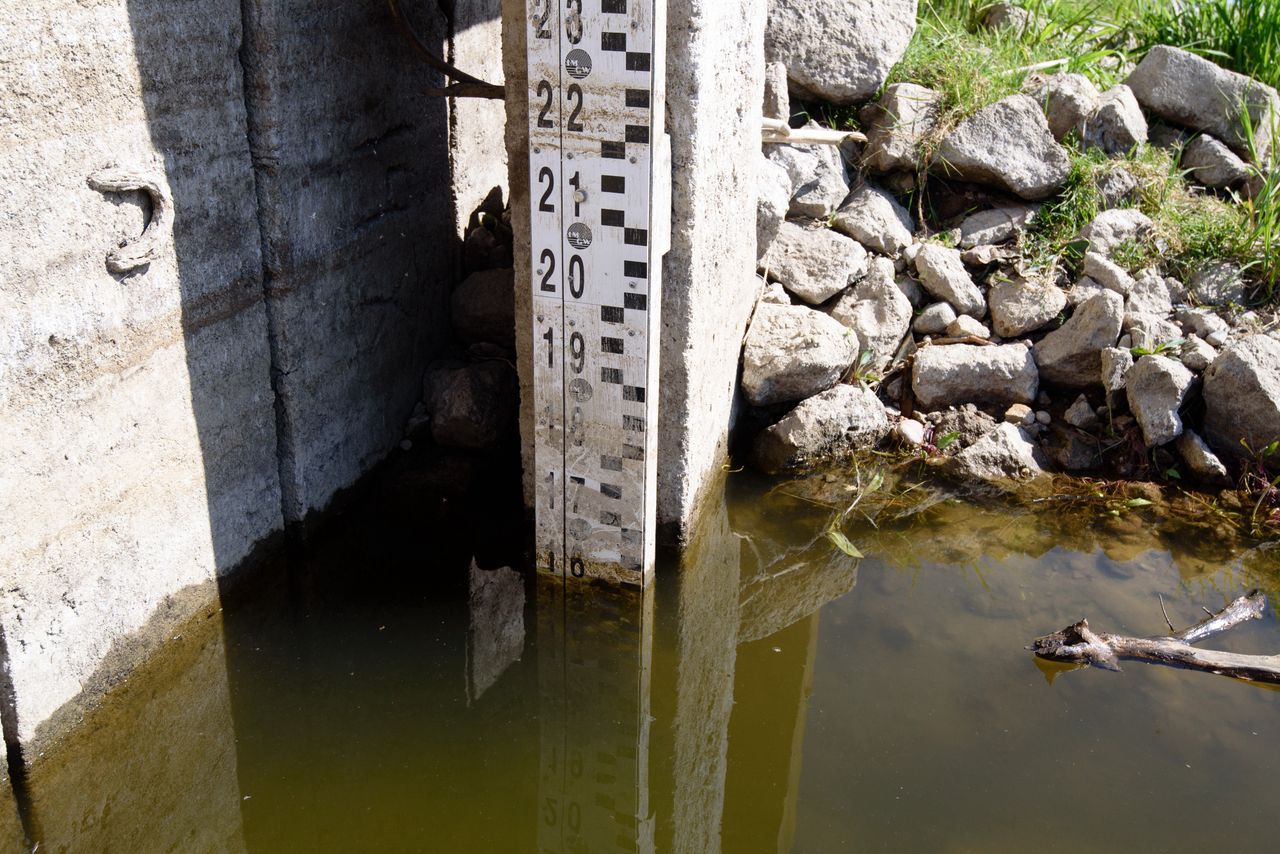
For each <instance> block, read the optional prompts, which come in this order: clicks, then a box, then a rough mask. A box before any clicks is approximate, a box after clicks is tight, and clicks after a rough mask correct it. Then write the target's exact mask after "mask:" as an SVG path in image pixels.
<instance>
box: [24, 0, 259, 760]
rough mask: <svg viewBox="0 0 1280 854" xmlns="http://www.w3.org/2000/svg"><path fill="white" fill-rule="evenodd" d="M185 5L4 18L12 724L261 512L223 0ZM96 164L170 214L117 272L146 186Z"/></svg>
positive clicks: (241, 123)
mask: <svg viewBox="0 0 1280 854" xmlns="http://www.w3.org/2000/svg"><path fill="white" fill-rule="evenodd" d="M186 6H188V7H189V8H188V9H184V10H175V9H174V8H173V4H165V3H158V2H143V0H134V2H125V0H106V2H100V3H96V4H92V5H86V4H82V3H77V2H70V0H55V2H51V3H44V4H39V5H38V6H31V7H24V8H21V9H18V8H16V7H15V8H14V9H12V10H9V11H10V14H9V15H8V16H6V17H7V23H6V26H7V32H6V33H5V36H4V50H5V60H4V61H0V89H3V90H4V91H5V92H6V93H8V94H7V95H6V97H5V98H4V100H3V105H2V106H0V172H2V173H3V174H4V175H5V176H6V180H5V182H4V183H3V185H0V271H3V272H2V273H0V276H3V286H0V313H2V314H3V316H4V318H5V324H4V329H5V332H4V335H3V337H2V338H0V341H2V344H0V347H2V349H0V472H3V474H2V475H0V588H2V589H3V591H4V592H3V593H2V594H0V625H3V628H4V631H5V633H6V635H7V639H8V644H7V647H8V653H9V657H8V658H9V660H8V661H7V662H5V663H6V664H7V666H8V671H9V674H10V677H11V680H12V687H13V689H14V692H15V694H16V698H17V700H16V706H17V708H16V713H17V730H18V731H17V733H16V735H17V737H18V738H20V739H22V740H23V741H30V740H31V739H32V738H33V737H34V736H35V735H36V733H37V728H38V725H39V724H40V723H41V722H42V721H44V720H45V719H46V718H48V717H49V716H50V715H51V714H52V713H53V712H54V711H55V710H56V709H58V708H59V707H60V706H62V705H63V704H64V703H67V702H68V701H70V700H71V699H72V698H74V697H76V696H77V695H78V694H79V693H80V692H81V689H82V687H83V686H84V684H85V681H86V680H88V679H89V678H90V675H91V674H92V673H94V672H95V671H96V670H97V669H98V667H99V664H100V662H101V661H102V660H103V659H104V658H105V657H106V656H107V654H108V652H109V650H110V649H111V648H112V646H113V644H114V643H115V642H116V641H117V640H119V639H121V638H123V637H125V636H128V635H130V634H131V633H134V632H136V631H138V630H139V629H140V628H141V627H142V626H143V625H144V624H146V623H147V622H148V618H149V617H150V616H151V614H152V612H153V611H155V609H156V608H158V607H159V606H160V605H161V604H162V603H164V602H165V600H166V597H167V596H168V594H170V593H173V592H176V591H178V590H180V589H182V588H184V587H186V586H188V585H196V584H201V583H206V584H207V583H208V582H209V581H210V580H211V579H212V578H213V577H214V575H215V574H216V573H217V572H219V571H224V570H226V569H228V568H230V567H231V566H233V565H234V564H236V563H237V562H238V561H239V560H241V559H242V558H243V557H245V555H246V554H247V553H248V552H249V550H250V548H251V547H252V546H253V544H254V543H255V542H256V541H258V540H260V539H261V538H263V537H265V536H267V535H268V534H270V533H271V532H272V531H273V530H276V529H278V528H279V527H280V525H281V516H280V489H279V482H278V479H277V467H276V454H275V450H276V441H275V439H276V432H275V417H274V414H273V412H272V395H271V387H270V375H269V368H270V353H269V350H268V339H267V334H266V331H267V323H266V315H265V311H264V307H263V300H262V283H261V278H260V276H261V269H262V266H261V258H260V255H259V232H258V222H257V212H256V205H255V202H254V190H253V187H254V183H253V173H252V169H251V164H250V157H249V146H248V141H247V138H246V132H245V113H244V106H243V89H242V85H241V75H240V65H239V62H238V58H237V52H238V49H239V47H240V5H239V3H238V2H234V0H216V1H215V2H209V3H201V4H199V6H198V10H199V11H198V14H195V11H196V8H197V6H196V4H194V3H190V4H186ZM188 13H190V14H188ZM175 20H181V21H182V32H181V38H178V37H177V34H176V32H175V30H174V22H175ZM112 164H115V165H118V166H121V167H123V168H129V169H131V170H134V171H143V172H146V173H149V174H151V175H153V176H155V178H156V179H157V180H158V182H159V183H160V184H161V185H162V186H163V187H164V188H165V189H166V190H167V192H169V193H170V194H171V196H172V199H173V206H174V210H175V218H174V220H173V226H172V233H171V234H165V235H161V237H162V248H161V250H160V254H159V255H158V257H157V259H156V260H155V261H153V262H152V263H151V264H150V265H149V266H148V267H146V268H143V269H139V270H137V271H135V272H134V273H132V274H131V275H127V276H118V275H113V274H111V273H109V272H108V270H107V269H106V266H105V263H104V259H105V256H106V253H107V252H108V251H109V250H110V249H112V248H113V247H115V246H116V245H117V243H118V242H119V241H120V240H121V239H123V238H126V237H130V236H134V235H137V234H139V233H140V232H141V231H142V228H143V226H144V224H145V223H146V221H147V213H146V205H144V204H143V203H142V202H141V201H140V199H139V198H138V197H137V196H136V194H124V195H121V196H114V197H107V196H104V195H102V194H99V193H97V192H94V191H93V190H91V189H90V188H89V187H88V185H87V184H86V177H87V176H88V175H89V174H91V173H93V172H96V171H97V170H100V169H102V168H104V167H106V166H109V165H112ZM209 589H211V585H210V586H209ZM141 645H142V646H143V647H144V648H145V647H146V645H147V644H146V643H145V642H141ZM135 663H136V662H135Z"/></svg>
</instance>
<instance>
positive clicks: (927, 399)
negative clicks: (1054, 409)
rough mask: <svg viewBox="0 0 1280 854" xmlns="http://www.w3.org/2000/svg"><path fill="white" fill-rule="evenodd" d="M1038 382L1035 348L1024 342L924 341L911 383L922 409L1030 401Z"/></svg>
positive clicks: (1034, 394)
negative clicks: (941, 343) (928, 344)
mask: <svg viewBox="0 0 1280 854" xmlns="http://www.w3.org/2000/svg"><path fill="white" fill-rule="evenodd" d="M1039 385H1040V378H1039V374H1038V373H1037V371H1036V363H1035V360H1034V359H1033V358H1032V356H1031V350H1030V349H1029V348H1028V347H1026V346H1024V345H1022V344H1004V345H1000V346H991V347H985V346H981V345H973V344H949V345H945V346H936V347H924V348H922V349H920V350H918V351H917V352H916V356H915V361H914V364H913V366H912V369H911V388H912V390H913V391H914V392H915V395H916V401H917V403H918V404H919V405H920V406H921V407H922V408H923V409H937V408H940V407H944V406H953V405H957V404H961V403H980V404H990V405H992V406H1008V405H1010V404H1013V403H1031V402H1032V401H1034V400H1035V399H1036V392H1037V391H1038V390H1039Z"/></svg>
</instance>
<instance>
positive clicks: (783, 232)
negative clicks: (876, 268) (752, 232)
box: [765, 222, 867, 305]
mask: <svg viewBox="0 0 1280 854" xmlns="http://www.w3.org/2000/svg"><path fill="white" fill-rule="evenodd" d="M765 267H766V268H767V269H768V271H769V278H771V279H775V280H777V281H779V282H781V283H782V285H783V287H785V288H786V289H787V290H788V291H790V292H791V293H792V294H794V295H796V296H797V297H799V298H800V299H802V300H804V301H805V302H807V303H809V304H810V305H819V304H820V303H824V302H826V301H827V300H829V299H831V298H832V297H833V296H835V295H836V294H838V293H840V292H841V291H843V290H844V289H845V288H846V287H848V286H849V283H850V282H852V281H855V280H857V279H860V278H862V277H863V276H864V275H866V272H867V250H865V249H863V248H862V244H860V243H858V242H857V241H856V240H850V239H849V238H847V237H845V236H844V235H843V234H837V233H836V232H834V231H832V230H831V229H829V228H825V227H823V226H821V225H816V226H815V225H808V226H806V225H801V224H799V223H795V222H784V223H782V225H781V227H779V229H778V236H777V237H776V238H775V239H774V241H773V246H771V247H770V249H769V254H768V256H767V257H766V258H765Z"/></svg>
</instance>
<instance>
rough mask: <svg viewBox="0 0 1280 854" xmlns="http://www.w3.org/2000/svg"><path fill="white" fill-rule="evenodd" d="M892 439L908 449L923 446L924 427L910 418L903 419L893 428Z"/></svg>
mask: <svg viewBox="0 0 1280 854" xmlns="http://www.w3.org/2000/svg"><path fill="white" fill-rule="evenodd" d="M893 437H894V439H896V440H897V442H898V444H900V445H905V446H907V447H909V448H912V447H916V446H918V445H923V444H924V425H923V424H921V423H920V422H919V421H914V420H912V419H910V418H903V419H902V420H901V421H899V422H898V423H897V424H896V425H894V428H893Z"/></svg>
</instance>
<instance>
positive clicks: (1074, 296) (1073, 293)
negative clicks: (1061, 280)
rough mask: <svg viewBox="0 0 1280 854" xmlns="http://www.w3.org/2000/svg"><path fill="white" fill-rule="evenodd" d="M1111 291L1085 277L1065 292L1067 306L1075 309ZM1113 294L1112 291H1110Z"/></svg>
mask: <svg viewBox="0 0 1280 854" xmlns="http://www.w3.org/2000/svg"><path fill="white" fill-rule="evenodd" d="M1106 291H1111V289H1110V288H1106V287H1103V286H1102V285H1101V284H1100V283H1099V282H1096V281H1094V280H1093V279H1091V278H1089V277H1088V276H1085V277H1084V278H1082V279H1081V280H1080V281H1078V282H1076V283H1075V284H1074V285H1072V286H1071V290H1069V291H1067V305H1069V306H1071V307H1072V308H1077V307H1079V306H1080V304H1081V303H1084V302H1087V301H1088V300H1090V299H1092V298H1093V297H1096V296H1097V295H1098V294H1100V293H1104V292H1106ZM1111 292H1112V293H1114V291H1111Z"/></svg>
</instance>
